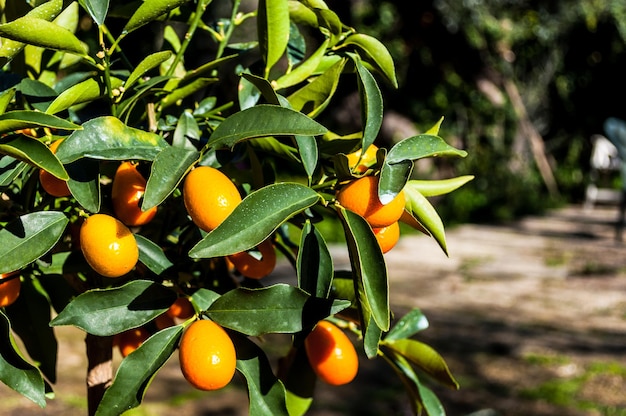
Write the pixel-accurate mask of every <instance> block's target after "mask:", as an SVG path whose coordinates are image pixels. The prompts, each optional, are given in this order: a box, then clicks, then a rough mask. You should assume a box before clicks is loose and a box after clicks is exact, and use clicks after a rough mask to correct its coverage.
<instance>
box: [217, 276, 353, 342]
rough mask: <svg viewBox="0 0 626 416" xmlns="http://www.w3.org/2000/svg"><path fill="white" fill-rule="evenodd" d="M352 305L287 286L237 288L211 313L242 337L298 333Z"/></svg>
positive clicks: (218, 303)
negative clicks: (313, 296) (243, 335)
mask: <svg viewBox="0 0 626 416" xmlns="http://www.w3.org/2000/svg"><path fill="white" fill-rule="evenodd" d="M349 304H350V302H347V301H335V302H332V301H330V300H326V299H319V298H312V297H310V296H309V295H308V294H307V293H306V292H304V291H303V290H301V289H298V288H296V287H293V286H291V285H287V284H276V285H272V286H268V287H265V288H261V289H248V288H243V287H241V288H237V289H233V290H231V291H229V292H226V293H225V294H224V295H222V296H220V297H219V298H218V299H216V300H215V302H213V303H212V304H211V306H210V307H209V308H208V309H207V311H206V314H207V315H208V316H209V318H211V320H213V321H215V322H217V323H218V324H220V325H221V326H223V327H226V328H230V329H233V330H235V331H237V332H241V333H242V334H246V335H250V336H259V335H263V334H268V333H296V332H299V331H302V330H303V329H304V328H307V327H312V326H313V325H314V324H315V323H316V322H317V321H319V320H320V319H323V318H326V317H327V316H329V315H332V314H334V313H337V312H339V311H341V310H342V309H345V308H346V307H348V306H349Z"/></svg>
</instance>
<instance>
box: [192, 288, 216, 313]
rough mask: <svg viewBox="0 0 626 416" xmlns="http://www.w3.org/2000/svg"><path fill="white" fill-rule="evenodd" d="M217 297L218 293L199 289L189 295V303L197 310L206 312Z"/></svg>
mask: <svg viewBox="0 0 626 416" xmlns="http://www.w3.org/2000/svg"><path fill="white" fill-rule="evenodd" d="M219 297H220V294H219V293H217V292H214V291H212V290H209V289H205V288H202V287H201V288H200V289H198V290H196V291H195V292H194V293H193V295H191V302H192V303H193V304H194V305H196V306H197V308H198V310H201V311H206V310H207V309H209V306H211V304H213V302H215V301H216V300H217V299H218V298H219Z"/></svg>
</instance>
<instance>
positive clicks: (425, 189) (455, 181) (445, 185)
mask: <svg viewBox="0 0 626 416" xmlns="http://www.w3.org/2000/svg"><path fill="white" fill-rule="evenodd" d="M472 179H474V176H473V175H464V176H458V177H456V178H451V179H441V180H412V181H409V183H410V184H411V187H412V188H414V189H415V190H416V191H418V192H419V193H420V194H422V195H424V196H425V197H430V196H439V195H445V194H448V193H450V192H452V191H454V190H456V189H458V188H460V187H461V186H463V185H465V184H466V183H467V182H469V181H471V180H472Z"/></svg>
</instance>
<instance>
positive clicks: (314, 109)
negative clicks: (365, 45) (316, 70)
mask: <svg viewBox="0 0 626 416" xmlns="http://www.w3.org/2000/svg"><path fill="white" fill-rule="evenodd" d="M345 64H346V60H345V59H341V60H340V61H337V63H335V64H334V65H333V66H332V67H330V68H329V69H328V70H327V71H325V72H324V73H323V74H322V75H320V76H319V77H317V78H315V79H314V80H313V81H311V82H310V83H308V84H306V85H305V86H303V87H302V88H300V89H299V90H297V91H295V92H294V93H293V94H291V95H290V96H289V97H287V99H288V100H289V103H291V107H292V108H293V109H295V110H298V111H302V112H303V113H305V114H308V115H309V116H310V117H313V118H315V116H317V115H319V114H320V113H321V112H322V111H323V110H324V109H325V108H326V107H327V106H328V104H329V103H330V100H331V98H332V97H333V95H334V94H335V91H336V90H337V85H339V77H340V76H341V73H342V72H343V68H344V66H345Z"/></svg>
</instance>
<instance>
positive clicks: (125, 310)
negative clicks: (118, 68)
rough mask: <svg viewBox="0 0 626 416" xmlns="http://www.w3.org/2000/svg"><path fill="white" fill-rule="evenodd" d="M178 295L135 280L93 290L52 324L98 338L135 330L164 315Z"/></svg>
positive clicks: (62, 312)
mask: <svg viewBox="0 0 626 416" xmlns="http://www.w3.org/2000/svg"><path fill="white" fill-rule="evenodd" d="M175 299H176V293H175V292H174V291H173V290H171V289H168V288H166V287H164V286H163V285H161V284H158V283H155V282H151V281H147V280H134V281H132V282H129V283H126V284H125V285H123V286H120V287H115V288H112V289H94V290H90V291H87V292H85V293H83V294H81V295H79V296H77V297H76V298H75V299H74V300H73V301H72V302H71V303H70V304H69V305H67V307H66V308H65V309H63V310H62V311H61V313H59V314H58V315H57V316H56V317H55V318H54V319H53V320H52V321H50V325H52V326H59V325H74V326H76V327H78V328H81V329H83V330H84V331H86V332H88V333H90V334H92V335H98V336H108V335H115V334H118V333H120V332H122V331H126V330H128V329H131V328H136V327H138V326H141V325H143V324H145V323H147V322H150V321H151V320H152V319H154V318H156V317H157V316H159V315H160V314H162V313H163V312H165V311H166V310H167V309H168V308H169V306H170V305H171V304H172V303H173V302H174V300H175Z"/></svg>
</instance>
